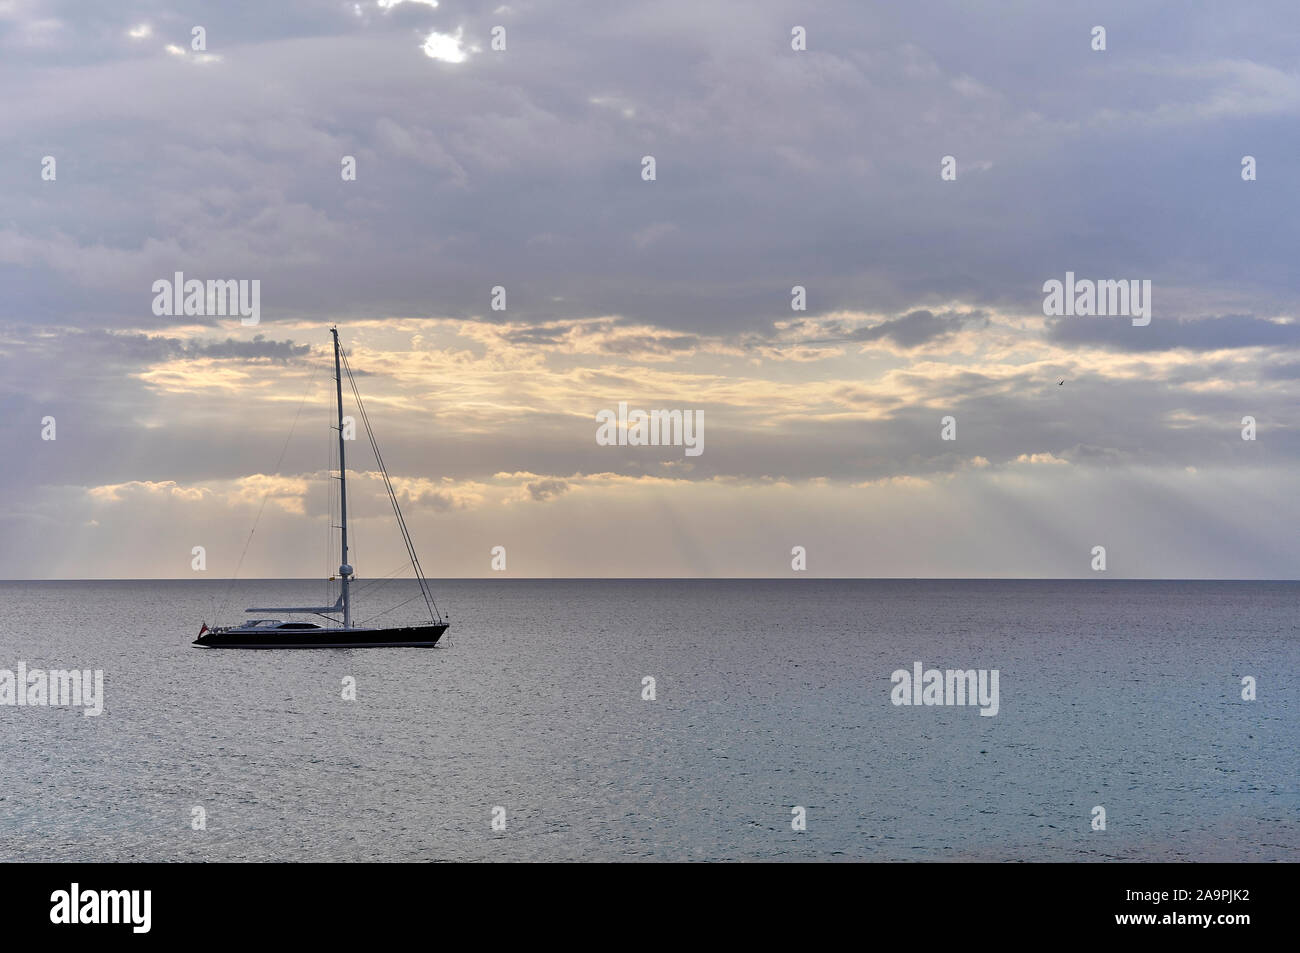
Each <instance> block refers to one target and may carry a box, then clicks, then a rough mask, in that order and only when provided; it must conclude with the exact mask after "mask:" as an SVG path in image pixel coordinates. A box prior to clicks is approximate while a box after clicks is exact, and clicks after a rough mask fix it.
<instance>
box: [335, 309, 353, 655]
mask: <svg viewBox="0 0 1300 953" xmlns="http://www.w3.org/2000/svg"><path fill="white" fill-rule="evenodd" d="M330 334H332V335H334V390H335V392H336V393H337V395H338V400H339V428H338V429H339V515H340V520H339V529H340V530H341V531H342V534H343V546H342V549H341V554H342V555H341V557H340V558H341V561H342V562H341V565H340V566H339V578H340V579H342V580H343V591H342V601H343V627H344V628H345V629H350V628H352V603H351V601H350V600H349V599H348V578H349V577H350V576H351V575H352V567H351V566H349V565H348V483H347V478H348V465H347V463H346V461H345V460H344V457H343V371H342V368H341V367H340V366H339V330H338V328H330Z"/></svg>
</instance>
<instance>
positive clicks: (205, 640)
mask: <svg viewBox="0 0 1300 953" xmlns="http://www.w3.org/2000/svg"><path fill="white" fill-rule="evenodd" d="M446 631H447V623H445V622H439V623H435V624H433V625H406V626H398V627H396V628H391V629H262V630H256V629H247V630H244V631H227V632H204V633H203V634H202V635H200V636H199V637H198V638H197V639H195V640H194V644H195V645H198V646H201V647H202V648H206V649H368V648H432V647H433V646H435V645H437V644H438V640H439V639H440V638H442V634H443V633H444V632H446Z"/></svg>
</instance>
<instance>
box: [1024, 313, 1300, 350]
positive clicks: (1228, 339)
mask: <svg viewBox="0 0 1300 953" xmlns="http://www.w3.org/2000/svg"><path fill="white" fill-rule="evenodd" d="M1047 337H1048V340H1050V341H1051V342H1052V343H1054V344H1063V345H1067V346H1075V345H1082V346H1086V347H1102V348H1106V349H1108V350H1113V351H1168V350H1172V349H1174V348H1188V349H1191V350H1195V351H1217V350H1222V349H1225V348H1243V347H1270V348H1285V349H1295V348H1300V323H1297V322H1295V321H1291V322H1289V323H1285V324H1284V323H1281V322H1278V321H1269V320H1266V319H1264V318H1257V317H1253V316H1251V315H1245V314H1229V315H1223V316H1221V317H1214V318H1201V319H1197V320H1181V319H1178V318H1163V319H1161V318H1154V317H1153V318H1152V320H1151V323H1150V324H1149V325H1147V326H1145V327H1134V326H1133V323H1132V319H1130V318H1112V317H1064V318H1054V319H1051V320H1049V321H1048V331H1047Z"/></svg>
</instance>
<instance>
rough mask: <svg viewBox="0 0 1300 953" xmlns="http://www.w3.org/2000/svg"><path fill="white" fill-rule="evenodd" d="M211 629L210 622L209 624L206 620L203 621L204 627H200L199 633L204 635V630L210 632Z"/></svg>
mask: <svg viewBox="0 0 1300 953" xmlns="http://www.w3.org/2000/svg"><path fill="white" fill-rule="evenodd" d="M209 631H211V630H210V629H209V628H208V624H207V623H206V622H204V623H203V628H201V629H199V635H200V636H201V635H203V633H204V632H209Z"/></svg>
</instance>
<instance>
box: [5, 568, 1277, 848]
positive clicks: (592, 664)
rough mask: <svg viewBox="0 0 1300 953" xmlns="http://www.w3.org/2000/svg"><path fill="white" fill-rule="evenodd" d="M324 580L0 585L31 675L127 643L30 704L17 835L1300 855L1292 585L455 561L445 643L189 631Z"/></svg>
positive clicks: (14, 660) (346, 843)
mask: <svg viewBox="0 0 1300 953" xmlns="http://www.w3.org/2000/svg"><path fill="white" fill-rule="evenodd" d="M321 585H322V584H321V583H318V582H312V581H305V580H261V581H246V582H238V583H233V584H232V583H230V582H228V581H227V582H221V581H206V580H205V581H193V580H184V581H156V580H155V581H77V582H73V581H67V582H0V670H8V671H11V672H17V670H18V666H19V664H20V663H21V664H22V665H24V666H25V667H26V669H27V670H28V671H30V670H32V669H38V670H49V669H78V670H100V671H102V673H103V683H102V684H103V695H102V713H101V714H99V715H92V716H88V715H86V714H85V710H86V709H85V707H82V708H78V707H75V706H62V707H57V706H49V705H46V706H41V705H24V706H21V707H20V706H17V705H16V704H4V705H0V779H2V783H0V859H3V860H6V861H220V862H233V861H241V862H247V861H577V860H585V861H1113V860H1153V861H1296V860H1300V753H1298V752H1300V744H1298V743H1297V742H1300V730H1298V728H1300V680H1298V679H1297V673H1300V583H1297V582H1203V581H1185V582H1180V581H1118V580H1092V579H1088V580H1070V581H1051V580H1041V581H1009V580H817V579H783V580H686V579H649V580H521V579H481V580H451V581H435V582H434V594H435V596H436V597H437V599H438V604H439V608H440V609H442V610H443V611H444V612H446V613H447V614H448V615H449V617H450V620H451V629H450V630H449V633H448V636H449V637H448V639H447V640H446V644H443V645H440V646H438V647H437V648H433V649H364V650H342V649H340V650H319V651H260V652H259V651H237V650H211V649H202V648H197V647H194V646H192V645H191V641H192V640H193V639H194V637H195V636H196V635H197V634H198V631H199V627H200V624H202V623H203V622H207V623H208V624H210V625H211V624H214V623H225V624H230V623H232V622H234V621H236V620H238V619H240V618H243V614H242V609H243V607H245V606H250V605H304V604H307V605H310V604H313V603H312V601H311V599H312V598H313V597H314V596H318V595H319V594H320V593H319V592H318V590H319V588H320V586H321ZM416 594H417V590H416V588H415V586H414V583H413V582H411V581H394V582H392V583H391V584H389V585H388V586H387V587H386V589H385V592H384V598H385V600H386V601H387V602H391V603H400V602H401V601H402V600H404V599H406V598H409V597H411V596H414V595H416ZM363 598H364V596H359V597H358V601H359V603H360V601H361V600H362V599H363ZM320 604H323V603H320ZM413 610H414V604H408V605H407V606H406V607H405V608H402V609H400V610H397V613H396V614H394V615H392V616H389V617H386V620H385V621H388V620H392V621H405V617H404V616H403V615H402V613H409V612H411V611H413ZM362 614H363V615H364V612H363V613H362ZM917 663H920V666H921V670H922V671H928V670H929V669H932V668H933V669H938V670H940V671H941V672H946V670H949V669H952V670H961V671H965V670H971V669H973V670H977V671H980V672H984V673H986V674H989V675H990V677H991V673H994V672H996V673H997V705H996V714H983V713H982V711H990V710H991V708H992V706H990V705H984V706H983V707H981V706H980V705H979V704H969V703H968V704H956V702H957V701H959V700H960V699H959V698H958V697H957V696H955V695H954V696H953V697H952V698H948V697H947V696H945V695H944V694H943V693H942V692H940V693H939V694H938V696H937V697H938V699H939V700H941V701H945V702H946V701H953V702H954V704H931V705H927V704H901V701H902V700H906V701H909V702H910V701H913V700H914V698H915V699H919V698H920V697H921V696H919V695H917V696H915V697H914V696H913V695H912V694H911V691H910V690H907V691H904V690H902V689H903V688H906V686H903V685H902V682H901V680H900V679H899V678H898V677H897V676H896V675H895V673H899V672H906V673H908V675H909V676H910V675H911V674H912V673H913V672H914V671H915V670H916V668H915V667H916V665H917ZM2 677H3V672H2V671H0V678H2ZM985 684H986V686H991V684H992V683H991V681H986V683H985ZM900 686H902V688H900ZM967 701H970V699H967ZM896 702H900V703H897V704H896Z"/></svg>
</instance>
